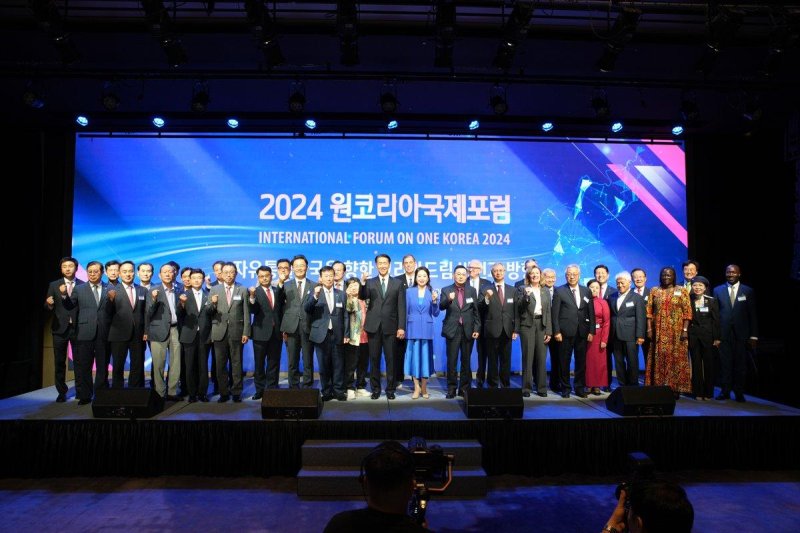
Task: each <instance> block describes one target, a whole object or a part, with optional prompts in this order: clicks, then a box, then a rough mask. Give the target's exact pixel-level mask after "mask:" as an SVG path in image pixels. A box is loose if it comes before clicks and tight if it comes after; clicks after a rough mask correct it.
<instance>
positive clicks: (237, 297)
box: [233, 294, 242, 301]
mask: <svg viewBox="0 0 800 533" xmlns="http://www.w3.org/2000/svg"><path fill="white" fill-rule="evenodd" d="M233 299H234V300H237V301H238V300H241V299H242V295H241V294H237V295H236V296H234V297H233Z"/></svg>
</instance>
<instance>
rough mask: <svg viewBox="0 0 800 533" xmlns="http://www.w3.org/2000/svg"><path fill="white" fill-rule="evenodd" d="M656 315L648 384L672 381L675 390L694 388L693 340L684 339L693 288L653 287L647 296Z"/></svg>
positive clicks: (651, 312)
mask: <svg viewBox="0 0 800 533" xmlns="http://www.w3.org/2000/svg"><path fill="white" fill-rule="evenodd" d="M647 318H648V319H653V342H651V343H650V351H649V352H648V354H647V370H646V372H645V378H644V383H645V385H668V386H670V387H672V390H673V391H675V392H691V391H692V366H691V363H690V361H689V340H688V338H687V339H684V340H681V333H682V332H683V324H684V320H691V318H692V304H691V300H690V299H689V291H687V290H686V289H685V288H683V287H680V286H673V287H670V288H667V289H663V288H661V287H653V288H652V289H650V297H649V298H648V299H647Z"/></svg>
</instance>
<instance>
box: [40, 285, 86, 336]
mask: <svg viewBox="0 0 800 533" xmlns="http://www.w3.org/2000/svg"><path fill="white" fill-rule="evenodd" d="M74 281H75V285H74V286H73V287H72V290H73V291H74V290H75V289H76V288H77V287H78V285H80V284H82V283H83V280H80V279H78V278H75V279H74ZM64 282H65V280H64V278H58V279H57V280H55V281H51V282H50V285H48V286H47V295H46V296H45V299H47V298H48V297H50V296H52V297H53V320H52V322H51V323H50V329H52V330H53V333H55V334H56V335H62V334H63V333H64V332H65V331H67V328H69V321H70V319H72V323H73V324H77V323H78V310H77V309H76V308H72V309H67V308H66V307H64V299H62V298H61V291H59V287H61V286H62V285H64Z"/></svg>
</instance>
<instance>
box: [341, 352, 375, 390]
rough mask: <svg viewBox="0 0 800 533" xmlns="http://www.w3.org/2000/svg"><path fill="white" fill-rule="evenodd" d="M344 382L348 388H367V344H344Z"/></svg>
mask: <svg viewBox="0 0 800 533" xmlns="http://www.w3.org/2000/svg"><path fill="white" fill-rule="evenodd" d="M344 358H345V368H344V384H345V387H346V388H348V389H350V390H356V389H365V388H367V366H368V365H369V345H368V344H367V343H362V344H359V345H358V346H353V345H352V344H345V345H344Z"/></svg>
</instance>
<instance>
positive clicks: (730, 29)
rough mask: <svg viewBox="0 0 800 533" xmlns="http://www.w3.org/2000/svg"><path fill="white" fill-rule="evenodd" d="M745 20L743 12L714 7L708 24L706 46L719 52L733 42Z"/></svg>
mask: <svg viewBox="0 0 800 533" xmlns="http://www.w3.org/2000/svg"><path fill="white" fill-rule="evenodd" d="M743 20H744V12H743V11H740V10H737V9H731V8H728V7H725V6H716V9H713V6H712V10H711V11H710V12H709V19H708V22H707V23H706V28H707V29H708V40H707V42H706V44H707V45H708V47H709V48H711V49H712V50H714V51H715V52H719V51H720V50H721V49H722V47H723V46H724V45H725V44H727V43H729V42H730V41H732V40H733V38H734V37H735V36H736V32H737V31H739V27H740V26H741V25H742V21H743Z"/></svg>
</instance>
